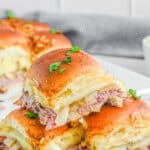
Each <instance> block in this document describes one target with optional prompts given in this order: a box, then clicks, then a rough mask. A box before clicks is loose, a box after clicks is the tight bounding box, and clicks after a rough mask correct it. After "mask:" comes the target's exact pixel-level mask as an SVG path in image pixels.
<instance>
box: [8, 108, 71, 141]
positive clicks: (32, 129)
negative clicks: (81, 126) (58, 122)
mask: <svg viewBox="0 0 150 150" xmlns="http://www.w3.org/2000/svg"><path fill="white" fill-rule="evenodd" d="M26 112H28V111H27V110H24V109H19V110H15V111H13V112H11V113H10V114H9V116H8V118H13V119H14V120H17V122H19V124H20V125H21V126H23V128H25V130H26V132H27V134H28V135H29V137H30V138H33V139H37V140H39V142H40V139H41V138H45V140H46V139H48V140H51V139H53V138H55V137H56V136H59V135H62V134H63V133H64V132H65V131H67V130H68V129H69V127H68V125H64V126H61V127H59V128H55V129H53V130H48V131H47V130H45V126H43V125H41V124H40V122H39V118H38V117H37V118H33V119H31V118H29V117H27V115H26V114H25V113H26ZM32 142H34V141H32ZM36 142H37V141H36Z"/></svg>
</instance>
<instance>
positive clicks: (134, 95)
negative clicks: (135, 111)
mask: <svg viewBox="0 0 150 150" xmlns="http://www.w3.org/2000/svg"><path fill="white" fill-rule="evenodd" d="M128 93H129V94H130V95H131V96H132V97H134V98H135V99H139V98H141V96H138V95H137V92H136V90H134V89H129V90H128Z"/></svg>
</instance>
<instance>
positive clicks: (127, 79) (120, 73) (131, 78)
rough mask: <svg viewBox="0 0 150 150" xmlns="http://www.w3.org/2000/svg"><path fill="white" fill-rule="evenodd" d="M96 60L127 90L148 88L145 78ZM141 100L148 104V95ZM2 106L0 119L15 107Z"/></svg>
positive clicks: (149, 97) (149, 86) (148, 80)
mask: <svg viewBox="0 0 150 150" xmlns="http://www.w3.org/2000/svg"><path fill="white" fill-rule="evenodd" d="M96 59H97V60H98V62H100V64H101V65H102V66H103V68H105V70H106V71H107V72H108V73H110V74H112V75H113V76H114V77H115V78H117V79H119V80H121V81H123V82H124V83H125V84H126V86H127V87H128V88H133V89H136V90H138V91H140V90H143V89H149V88H150V78H147V77H145V76H143V75H140V74H137V73H135V72H132V71H129V70H127V69H124V68H121V67H119V66H117V65H113V64H111V63H108V62H106V61H104V60H103V59H100V58H99V57H96ZM143 100H145V101H146V102H147V103H149V102H150V93H148V94H147V95H143ZM149 104H150V103H149ZM3 105H4V106H5V107H6V109H5V110H0V119H2V118H4V116H5V115H7V114H8V113H9V112H10V111H12V110H13V109H16V106H15V105H12V104H8V103H7V102H6V103H4V104H3ZM0 109H1V108H0Z"/></svg>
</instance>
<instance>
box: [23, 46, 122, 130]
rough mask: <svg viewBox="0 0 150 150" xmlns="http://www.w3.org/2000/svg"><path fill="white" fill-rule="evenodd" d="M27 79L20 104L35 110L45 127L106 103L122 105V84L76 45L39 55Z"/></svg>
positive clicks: (85, 112) (81, 114)
mask: <svg viewBox="0 0 150 150" xmlns="http://www.w3.org/2000/svg"><path fill="white" fill-rule="evenodd" d="M26 78H27V79H26V84H25V89H24V95H23V97H22V101H23V105H22V107H23V108H25V109H28V110H31V111H33V112H35V113H37V114H38V116H39V119H40V122H41V124H43V125H45V126H46V129H52V128H56V127H59V126H61V125H64V124H66V123H67V122H70V121H74V120H76V119H79V118H81V117H82V116H85V115H88V114H90V113H91V112H97V111H100V109H101V107H102V106H103V105H104V104H105V103H109V104H110V105H113V106H117V107H122V104H123V100H122V98H121V97H122V96H124V87H123V86H122V84H121V83H120V82H119V81H117V80H115V79H114V78H113V77H111V76H109V75H108V74H106V73H105V72H104V70H103V69H102V67H101V66H100V65H99V64H98V62H97V61H96V60H95V59H94V58H93V57H92V56H90V55H89V54H87V53H85V52H83V51H82V50H80V48H79V47H78V46H73V47H72V48H70V49H59V50H55V51H52V52H49V53H47V54H46V55H44V56H42V57H40V58H39V59H37V60H36V61H35V62H34V63H33V64H32V66H31V67H30V69H29V70H28V72H27V75H26Z"/></svg>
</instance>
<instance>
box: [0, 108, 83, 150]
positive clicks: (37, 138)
mask: <svg viewBox="0 0 150 150" xmlns="http://www.w3.org/2000/svg"><path fill="white" fill-rule="evenodd" d="M0 136H1V138H0V149H3V150H68V148H69V147H72V146H73V145H76V144H78V143H80V141H81V139H82V138H83V136H84V129H83V127H82V126H81V125H79V124H78V125H76V126H74V127H71V126H69V125H64V126H62V127H59V128H56V129H54V130H49V131H45V130H44V126H43V125H41V124H40V122H39V119H38V117H37V115H36V114H34V113H33V112H29V111H27V110H23V109H19V110H15V111H13V112H11V113H10V114H9V115H8V116H7V117H6V118H5V119H4V120H3V121H2V122H1V123H0Z"/></svg>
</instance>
